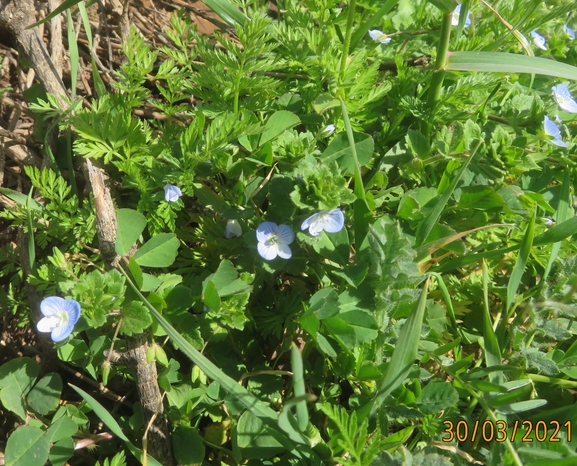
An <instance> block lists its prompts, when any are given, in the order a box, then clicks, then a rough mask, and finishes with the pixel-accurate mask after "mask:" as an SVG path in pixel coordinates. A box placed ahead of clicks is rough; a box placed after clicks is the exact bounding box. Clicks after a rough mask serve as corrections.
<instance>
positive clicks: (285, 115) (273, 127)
mask: <svg viewBox="0 0 577 466" xmlns="http://www.w3.org/2000/svg"><path fill="white" fill-rule="evenodd" d="M300 122H301V120H300V118H299V117H298V116H296V115H295V114H294V113H292V112H289V111H287V110H279V111H278V112H275V113H273V114H272V115H271V117H270V118H269V119H268V121H267V122H266V124H265V126H264V131H263V133H262V135H261V137H260V141H259V147H261V146H263V145H264V144H265V143H266V142H268V141H271V140H272V139H274V138H276V137H277V136H280V135H281V134H282V133H284V132H285V131H286V130H287V129H290V128H292V127H294V126H296V125H298V124H299V123H300Z"/></svg>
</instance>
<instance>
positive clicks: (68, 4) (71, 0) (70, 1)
mask: <svg viewBox="0 0 577 466" xmlns="http://www.w3.org/2000/svg"><path fill="white" fill-rule="evenodd" d="M81 1H82V0H65V1H64V2H62V5H60V6H59V7H58V8H56V9H55V10H54V11H52V12H51V13H50V14H49V15H48V16H46V18H43V19H41V20H40V21H38V22H36V23H34V24H31V25H30V26H28V27H27V28H26V29H32V28H35V27H36V26H40V25H41V24H44V23H45V22H46V21H50V20H51V19H52V18H54V17H55V16H58V15H59V14H60V13H62V12H63V11H66V10H68V9H70V8H72V7H73V6H75V5H77V4H79V3H80V2H81Z"/></svg>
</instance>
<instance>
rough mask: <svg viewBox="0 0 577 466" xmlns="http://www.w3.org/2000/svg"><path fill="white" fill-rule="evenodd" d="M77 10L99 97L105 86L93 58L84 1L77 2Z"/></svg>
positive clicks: (90, 33)
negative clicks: (86, 40) (88, 50)
mask: <svg viewBox="0 0 577 466" xmlns="http://www.w3.org/2000/svg"><path fill="white" fill-rule="evenodd" d="M78 11H80V16H81V17H82V24H84V31H85V32H86V38H87V39H88V46H89V47H90V60H91V62H92V80H93V81H94V88H95V89H96V93H97V94H98V96H99V97H104V95H106V87H105V86H104V81H102V78H101V77H100V73H99V72H98V68H97V67H96V61H95V60H94V49H93V45H92V30H91V27H90V21H89V19H88V12H87V11H86V6H85V5H84V2H81V3H79V4H78Z"/></svg>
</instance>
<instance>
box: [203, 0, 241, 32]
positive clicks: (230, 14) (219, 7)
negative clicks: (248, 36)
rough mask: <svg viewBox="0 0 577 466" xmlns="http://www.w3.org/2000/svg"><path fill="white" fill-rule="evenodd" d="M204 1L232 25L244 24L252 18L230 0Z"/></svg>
mask: <svg viewBox="0 0 577 466" xmlns="http://www.w3.org/2000/svg"><path fill="white" fill-rule="evenodd" d="M203 3H204V4H205V5H206V6H207V7H209V8H210V9H211V10H212V11H214V12H215V13H216V14H217V15H218V16H220V17H221V18H222V19H223V20H224V21H225V22H226V23H228V24H229V25H230V26H236V25H237V24H239V25H241V26H244V25H245V24H246V23H247V22H248V21H250V19H249V18H248V17H247V16H245V15H243V14H242V13H241V12H240V11H238V10H237V9H236V8H235V7H234V5H233V4H232V3H231V2H229V1H228V0H206V1H204V0H203Z"/></svg>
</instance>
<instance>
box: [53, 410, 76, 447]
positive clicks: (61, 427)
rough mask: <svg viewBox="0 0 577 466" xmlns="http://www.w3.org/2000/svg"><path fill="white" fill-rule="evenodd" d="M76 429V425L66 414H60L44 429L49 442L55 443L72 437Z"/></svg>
mask: <svg viewBox="0 0 577 466" xmlns="http://www.w3.org/2000/svg"><path fill="white" fill-rule="evenodd" d="M77 431H78V425H77V424H76V422H74V421H73V420H72V419H71V418H69V417H68V416H62V417H61V418H60V419H58V420H56V421H54V423H53V424H52V425H51V426H50V427H49V428H48V430H47V431H46V435H47V436H48V440H50V442H51V443H56V442H58V441H59V440H62V439H63V438H66V437H72V436H73V435H74V434H75V433H76V432H77Z"/></svg>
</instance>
